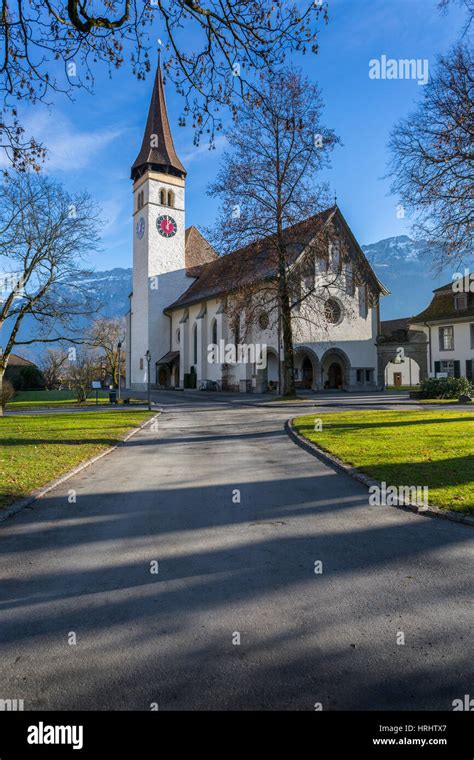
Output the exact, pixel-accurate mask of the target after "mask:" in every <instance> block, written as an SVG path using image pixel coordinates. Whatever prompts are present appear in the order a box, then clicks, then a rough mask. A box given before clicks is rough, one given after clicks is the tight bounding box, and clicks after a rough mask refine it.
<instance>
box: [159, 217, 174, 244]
mask: <svg viewBox="0 0 474 760" xmlns="http://www.w3.org/2000/svg"><path fill="white" fill-rule="evenodd" d="M156 229H157V230H158V232H159V233H160V235H162V236H163V237H166V238H170V237H173V235H176V230H177V229H178V225H177V224H176V222H175V220H174V219H173V217H172V216H169V215H168V214H163V215H162V216H159V217H158V218H157V220H156Z"/></svg>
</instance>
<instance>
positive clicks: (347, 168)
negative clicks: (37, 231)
mask: <svg viewBox="0 0 474 760" xmlns="http://www.w3.org/2000/svg"><path fill="white" fill-rule="evenodd" d="M462 21H463V13H462V11H461V9H459V8H458V7H457V6H456V5H455V6H453V7H452V8H451V9H450V11H449V13H448V14H447V15H441V14H440V13H439V11H438V10H437V0H329V24H328V25H327V26H325V25H321V33H320V38H319V45H320V48H319V53H318V54H317V55H316V56H305V57H303V56H301V57H300V58H294V61H295V63H297V64H298V65H301V67H302V68H303V70H304V71H305V73H306V74H308V75H309V76H310V77H311V79H313V80H314V81H316V82H318V84H319V85H320V87H321V89H322V92H323V99H324V102H325V106H326V108H325V118H324V122H325V125H326V126H328V127H330V128H333V129H334V130H335V131H336V133H337V134H338V135H339V137H340V138H341V140H342V143H343V146H342V147H338V148H336V150H335V151H334V153H333V157H332V168H331V169H330V170H329V171H327V172H326V173H325V179H327V180H328V181H329V183H330V185H331V188H332V189H333V190H336V191H337V197H338V203H339V206H340V208H341V210H342V212H343V214H344V215H345V217H346V219H347V220H348V222H349V224H350V225H351V227H352V230H353V232H354V233H355V235H356V237H357V239H358V240H359V242H360V243H361V244H364V243H372V242H375V241H377V240H379V239H381V238H385V237H390V236H392V235H401V234H405V233H408V232H409V220H408V219H407V218H406V219H400V218H398V217H397V213H396V209H397V199H395V198H394V197H392V196H390V195H389V184H390V183H389V180H388V179H384V176H385V175H386V173H387V152H386V143H387V140H388V136H389V133H390V130H391V129H392V127H393V125H394V124H395V122H396V121H397V120H398V119H399V118H401V117H403V116H405V115H406V114H408V113H409V112H410V111H412V110H413V109H414V107H415V105H416V102H417V101H418V100H419V99H420V98H421V96H422V94H423V87H422V86H420V85H418V83H417V82H416V81H415V80H385V81H382V80H372V79H370V78H369V76H368V72H369V61H370V60H371V59H373V58H380V56H381V55H383V54H385V55H387V56H388V57H391V58H396V59H399V58H416V59H424V58H426V59H428V61H429V65H430V67H432V66H434V64H435V62H436V57H437V55H438V54H440V53H442V52H445V51H446V50H447V49H448V48H449V47H450V45H451V44H452V43H453V42H454V41H455V40H456V38H457V36H458V34H459V31H460V29H461V26H462ZM153 33H154V35H155V38H159V36H160V29H159V26H158V25H157V27H156V29H154V30H153ZM153 73H154V72H153ZM152 80H153V76H152V75H150V76H149V77H148V79H147V80H146V81H145V82H137V81H136V79H134V77H133V75H132V73H131V71H130V67H129V65H128V64H125V65H124V66H123V68H122V70H120V71H118V72H116V73H114V75H113V78H112V79H109V77H108V75H107V74H106V72H105V71H98V72H97V79H96V82H95V87H94V93H93V94H88V93H86V92H80V93H78V95H77V96H76V99H75V101H69V100H67V99H66V98H64V97H62V96H57V97H56V98H55V100H54V103H53V107H52V108H51V109H47V108H46V107H45V106H42V105H40V106H31V107H30V108H29V109H28V111H27V112H23V118H24V121H25V123H26V126H27V128H28V129H29V130H31V132H32V133H33V134H34V135H35V137H37V138H38V139H40V140H42V141H44V143H45V144H46V146H47V147H48V149H49V158H48V163H47V167H46V168H47V171H48V172H50V173H51V174H53V175H54V176H55V177H56V178H57V179H59V180H60V181H61V182H63V184H65V185H66V187H67V188H68V189H70V190H72V191H73V190H75V189H79V188H80V189H87V190H88V191H89V192H90V194H91V195H92V196H93V197H94V198H95V199H96V200H97V201H98V203H99V204H100V205H101V207H102V210H103V224H102V230H101V231H102V237H103V244H102V247H103V252H102V253H100V254H99V255H95V256H94V257H93V258H91V261H90V262H89V263H90V265H91V266H92V267H93V268H94V269H98V270H102V269H111V268H113V267H115V266H121V267H129V266H131V261H132V222H131V181H130V179H129V176H130V166H131V164H132V163H133V161H134V159H135V157H136V154H137V153H138V150H139V147H140V143H141V138H142V132H143V129H144V125H145V120H146V114H147V110H148V105H149V99H150V94H151V88H152ZM167 101H168V111H169V115H170V122H171V127H172V130H173V134H174V139H175V145H176V148H177V152H178V155H179V156H180V158H181V160H182V162H183V164H184V165H185V167H186V168H187V170H188V177H187V199H186V224H187V225H190V224H195V225H196V226H198V227H205V226H208V225H210V224H212V221H213V219H214V215H215V211H216V202H215V201H214V200H211V199H210V198H209V197H208V196H207V195H206V187H207V184H208V183H209V181H211V180H212V179H213V178H214V176H215V173H216V172H217V168H218V163H219V158H220V155H221V153H222V149H223V146H224V143H223V140H222V139H220V140H219V141H218V144H217V149H216V150H214V151H212V152H209V150H208V148H207V145H206V144H205V141H204V142H203V144H202V145H201V147H200V148H198V149H196V148H195V147H194V145H193V133H192V129H191V128H179V127H178V126H177V120H178V116H179V115H180V113H181V110H182V101H181V99H180V97H179V96H178V95H177V94H176V93H175V92H174V91H173V89H172V87H171V85H169V86H168V87H167Z"/></svg>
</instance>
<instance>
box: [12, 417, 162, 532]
mask: <svg viewBox="0 0 474 760" xmlns="http://www.w3.org/2000/svg"><path fill="white" fill-rule="evenodd" d="M161 413H162V410H161V409H160V410H159V412H158V413H157V414H155V415H154V416H153V417H151V419H149V420H146V422H143V423H142V424H141V425H139V426H138V427H136V428H133V430H131V431H130V432H129V433H127V435H126V436H125V438H122V439H121V440H120V441H118V442H117V443H116V444H114V445H113V446H109V448H108V449H105V451H101V453H100V454H96V456H95V457H92V458H91V459H86V461H85V462H82V463H81V464H79V465H77V467H74V468H73V469H72V470H68V471H67V472H66V473H64V475H61V477H59V478H56V479H55V480H50V481H49V482H48V483H46V484H45V485H44V486H43V487H42V488H38V489H37V490H35V491H32V492H31V493H30V494H28V496H25V497H24V498H23V499H18V500H17V501H14V502H13V504H10V505H9V506H8V507H5V508H4V509H1V508H0V523H1V522H4V520H7V519H8V518H9V517H12V516H13V515H16V514H17V513H18V512H21V510H22V509H25V507H29V506H30V505H31V504H33V503H34V502H35V501H39V499H42V498H43V496H46V494H48V493H49V492H50V491H52V490H53V489H54V488H57V486H60V485H61V484H62V483H64V482H65V481H66V480H69V479H70V478H72V477H73V476H74V475H77V474H78V473H79V472H81V471H82V470H85V469H86V467H90V466H91V464H94V463H95V462H98V461H99V459H102V458H103V457H106V456H108V455H109V454H111V453H112V452H113V451H115V450H116V449H118V448H119V446H122V445H123V444H124V443H126V442H127V441H128V440H129V439H130V438H131V437H132V436H134V435H136V434H137V433H139V432H140V430H143V428H144V427H146V426H147V425H150V424H151V423H152V422H153V421H154V420H156V419H157V418H158V417H159V416H160V414H161Z"/></svg>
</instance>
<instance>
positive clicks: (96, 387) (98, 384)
mask: <svg viewBox="0 0 474 760" xmlns="http://www.w3.org/2000/svg"><path fill="white" fill-rule="evenodd" d="M91 388H92V390H93V391H100V389H101V388H102V383H101V382H100V380H93V381H92V383H91Z"/></svg>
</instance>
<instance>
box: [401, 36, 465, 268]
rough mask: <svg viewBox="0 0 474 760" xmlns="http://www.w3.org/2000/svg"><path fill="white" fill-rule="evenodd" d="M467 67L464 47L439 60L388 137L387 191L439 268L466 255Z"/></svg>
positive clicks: (460, 259) (459, 260) (456, 261)
mask: <svg viewBox="0 0 474 760" xmlns="http://www.w3.org/2000/svg"><path fill="white" fill-rule="evenodd" d="M473 64H474V61H473V58H472V52H471V51H470V50H469V48H468V47H467V45H461V44H459V45H457V46H456V47H455V48H454V49H453V50H452V51H451V52H450V53H449V54H448V55H446V56H443V57H441V58H440V59H439V63H438V67H437V70H436V72H435V74H434V75H433V78H432V80H431V81H430V82H429V84H428V85H426V87H425V88H424V97H423V100H422V102H421V104H420V106H419V108H418V110H417V111H416V112H415V113H413V114H411V115H410V116H409V117H408V118H406V119H404V120H402V121H400V122H399V123H398V124H397V125H396V126H395V128H394V129H393V131H392V134H391V138H390V144H389V147H390V150H391V154H392V158H391V167H390V168H391V173H392V176H393V178H394V179H393V185H392V191H393V192H394V193H397V195H398V196H399V198H400V200H401V202H402V203H403V204H404V205H405V206H406V208H407V209H408V210H410V211H412V212H413V213H414V215H415V224H414V233H415V235H416V236H418V237H423V238H427V239H428V241H429V242H430V243H431V244H433V245H435V246H437V247H440V249H441V257H440V259H439V260H438V261H437V262H436V263H437V265H438V267H439V268H441V267H442V266H443V265H445V264H446V263H448V262H454V263H460V262H461V261H462V260H463V258H464V257H465V256H466V255H467V254H468V253H470V252H472V243H473V221H474V200H473V195H472V189H473V178H474V149H473V145H474V110H473V102H474V74H473V72H474V66H473Z"/></svg>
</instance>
